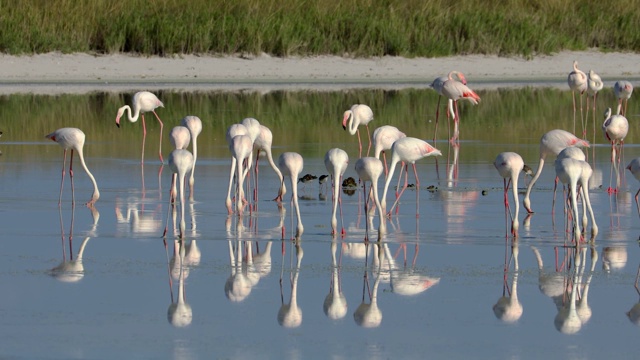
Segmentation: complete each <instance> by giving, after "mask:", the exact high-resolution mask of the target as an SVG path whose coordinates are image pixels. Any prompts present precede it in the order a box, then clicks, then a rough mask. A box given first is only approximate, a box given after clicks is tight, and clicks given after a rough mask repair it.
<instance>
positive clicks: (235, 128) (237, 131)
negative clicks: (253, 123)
mask: <svg viewBox="0 0 640 360" xmlns="http://www.w3.org/2000/svg"><path fill="white" fill-rule="evenodd" d="M238 135H249V129H247V127H246V126H244V125H242V124H233V125H231V126H229V128H228V129H227V135H226V139H227V144H228V145H229V146H230V147H231V146H232V141H231V140H232V139H233V138H234V137H235V136H238ZM235 171H236V158H235V157H233V156H231V170H230V172H229V187H228V189H227V200H226V201H225V205H226V207H227V212H228V213H229V214H232V213H233V210H232V209H231V187H232V185H233V174H234V173H235ZM236 181H239V179H236Z"/></svg>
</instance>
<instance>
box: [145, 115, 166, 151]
mask: <svg viewBox="0 0 640 360" xmlns="http://www.w3.org/2000/svg"><path fill="white" fill-rule="evenodd" d="M153 115H155V116H156V119H158V122H159V123H160V148H159V149H158V155H160V162H161V163H164V159H163V158H162V129H163V128H164V124H163V123H162V120H160V117H159V116H158V114H156V111H155V110H153ZM142 119H143V120H144V117H143V118H142Z"/></svg>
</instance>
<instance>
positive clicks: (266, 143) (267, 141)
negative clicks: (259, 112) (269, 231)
mask: <svg viewBox="0 0 640 360" xmlns="http://www.w3.org/2000/svg"><path fill="white" fill-rule="evenodd" d="M272 143H273V134H272V133H271V130H269V128H268V127H266V126H264V125H260V134H259V135H258V137H257V138H256V140H255V141H254V142H253V146H254V147H255V148H256V149H257V152H256V166H255V170H254V171H255V177H256V199H255V200H256V201H257V192H258V160H260V151H264V152H265V153H266V154H267V161H269V165H271V168H272V169H273V171H274V172H275V173H276V175H278V179H279V180H280V190H278V195H277V196H276V198H275V199H274V200H275V201H277V202H281V201H282V196H283V195H284V194H286V193H287V188H286V187H285V185H284V182H283V181H282V179H283V177H282V173H281V172H280V169H278V167H277V166H276V164H275V163H274V162H273V155H272V154H271V144H272Z"/></svg>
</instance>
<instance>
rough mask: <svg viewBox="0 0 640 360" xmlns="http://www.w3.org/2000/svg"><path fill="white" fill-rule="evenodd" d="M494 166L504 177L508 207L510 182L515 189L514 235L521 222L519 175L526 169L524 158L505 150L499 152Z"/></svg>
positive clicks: (505, 198)
mask: <svg viewBox="0 0 640 360" xmlns="http://www.w3.org/2000/svg"><path fill="white" fill-rule="evenodd" d="M493 166H495V168H496V170H498V173H499V174H500V176H502V178H503V179H504V201H505V202H504V204H505V207H506V209H508V208H509V203H508V197H507V192H508V191H509V183H513V184H512V185H511V186H512V189H513V202H514V203H515V206H516V211H515V215H514V217H513V221H512V224H511V233H512V234H513V235H517V234H518V227H519V224H520V223H519V221H518V215H519V213H520V202H519V200H518V176H519V175H520V172H521V171H522V169H524V160H522V156H520V155H519V154H516V153H514V152H503V153H500V154H498V156H497V157H496V159H495V161H494V162H493Z"/></svg>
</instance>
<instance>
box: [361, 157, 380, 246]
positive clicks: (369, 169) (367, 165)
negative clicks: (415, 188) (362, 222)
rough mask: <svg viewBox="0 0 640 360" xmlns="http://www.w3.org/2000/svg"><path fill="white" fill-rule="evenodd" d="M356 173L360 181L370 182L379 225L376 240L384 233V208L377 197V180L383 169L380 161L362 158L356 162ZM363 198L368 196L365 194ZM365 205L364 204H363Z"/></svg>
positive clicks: (372, 158)
mask: <svg viewBox="0 0 640 360" xmlns="http://www.w3.org/2000/svg"><path fill="white" fill-rule="evenodd" d="M355 169H356V173H358V176H359V177H360V179H361V180H362V181H370V182H371V190H370V191H373V200H374V201H375V203H376V206H377V207H378V214H379V216H380V225H379V227H378V239H380V238H381V236H382V235H384V234H385V233H386V223H385V217H384V208H383V207H382V206H380V197H379V196H378V179H379V178H380V175H382V172H383V171H384V168H383V166H382V162H381V161H380V159H376V158H374V157H363V158H360V159H358V160H357V161H356V165H355ZM365 196H368V195H367V194H365ZM365 204H366V202H365Z"/></svg>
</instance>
